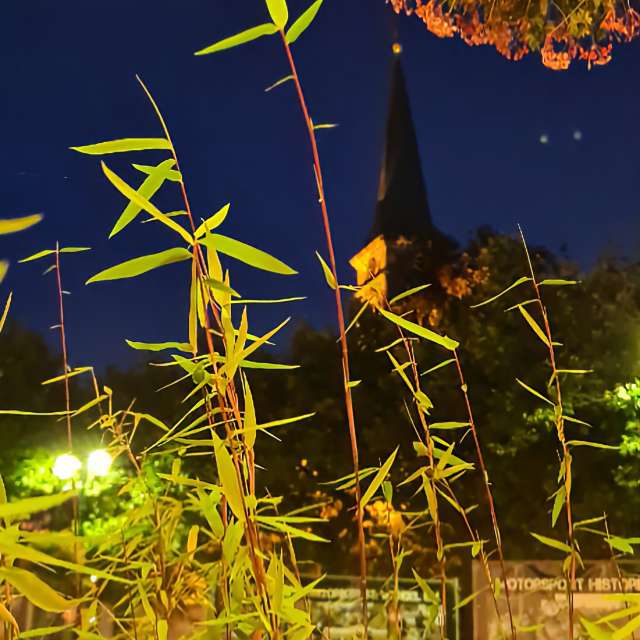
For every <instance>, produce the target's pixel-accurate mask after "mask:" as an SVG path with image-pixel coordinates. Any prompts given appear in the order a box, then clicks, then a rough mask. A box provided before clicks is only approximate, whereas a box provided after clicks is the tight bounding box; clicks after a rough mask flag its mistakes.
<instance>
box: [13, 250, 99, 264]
mask: <svg viewBox="0 0 640 640" xmlns="http://www.w3.org/2000/svg"><path fill="white" fill-rule="evenodd" d="M81 251H91V247H61V248H60V250H59V253H80V252H81ZM55 253H56V250H55V249H44V250H43V251H38V253H34V254H33V255H32V256H29V257H28V258H22V260H18V262H19V263H23V262H32V261H33V260H39V259H40V258H45V257H46V256H51V255H54V254H55Z"/></svg>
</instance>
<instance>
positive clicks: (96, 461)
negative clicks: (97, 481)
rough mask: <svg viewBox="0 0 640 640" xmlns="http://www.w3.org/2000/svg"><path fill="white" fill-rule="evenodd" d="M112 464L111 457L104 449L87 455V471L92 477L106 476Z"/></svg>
mask: <svg viewBox="0 0 640 640" xmlns="http://www.w3.org/2000/svg"><path fill="white" fill-rule="evenodd" d="M112 462H113V460H112V458H111V456H110V455H109V453H108V452H107V451H105V450H104V449H96V450H95V451H92V452H91V453H90V454H89V458H88V459H87V471H88V472H89V474H90V475H92V476H99V477H100V476H106V475H107V474H108V473H109V469H111V463H112Z"/></svg>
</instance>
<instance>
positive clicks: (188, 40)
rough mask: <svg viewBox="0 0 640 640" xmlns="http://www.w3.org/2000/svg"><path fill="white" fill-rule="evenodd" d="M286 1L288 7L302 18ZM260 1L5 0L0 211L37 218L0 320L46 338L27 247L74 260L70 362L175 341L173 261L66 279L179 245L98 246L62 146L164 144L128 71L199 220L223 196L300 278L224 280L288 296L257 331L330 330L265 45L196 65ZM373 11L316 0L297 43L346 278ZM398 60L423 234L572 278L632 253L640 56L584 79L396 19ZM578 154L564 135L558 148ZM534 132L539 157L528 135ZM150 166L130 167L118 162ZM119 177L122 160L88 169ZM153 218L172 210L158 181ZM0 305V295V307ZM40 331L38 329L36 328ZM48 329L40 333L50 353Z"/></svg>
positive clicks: (295, 141) (0, 249) (356, 212)
mask: <svg viewBox="0 0 640 640" xmlns="http://www.w3.org/2000/svg"><path fill="white" fill-rule="evenodd" d="M308 3H309V1H308V0H304V2H301V1H298V0H290V2H289V4H290V8H291V13H292V14H293V15H297V14H298V13H299V12H300V11H301V10H302V9H303V8H306V6H307V4H308ZM266 17H267V16H266V9H265V8H264V6H263V3H262V2H261V0H243V1H242V2H237V1H236V2H229V1H227V2H222V1H218V2H215V1H212V0H206V1H205V0H184V1H183V2H177V3H176V2H172V3H169V2H166V1H165V0H135V2H132V1H131V0H110V2H102V3H95V2H86V1H85V0H83V1H82V2H81V1H79V0H64V1H63V2H51V0H29V1H25V0H5V1H4V3H3V16H2V23H1V25H0V64H1V69H2V99H1V100H0V122H1V123H2V153H1V155H0V196H1V197H0V216H2V217H10V216H14V215H21V214H27V213H32V212H36V211H43V212H44V213H45V216H46V218H45V221H44V222H43V223H41V224H40V225H38V226H37V227H36V228H34V229H32V230H31V231H29V232H26V233H22V234H18V235H14V236H6V237H4V238H2V239H0V240H1V242H0V244H1V246H0V255H2V256H6V257H9V258H10V259H11V260H12V262H14V264H13V266H12V269H11V271H10V273H9V276H8V278H7V280H6V281H5V283H4V284H3V285H2V287H3V290H4V291H5V293H6V290H7V288H8V287H10V288H12V289H14V290H15V294H14V295H15V299H14V303H15V304H14V307H13V310H12V317H13V318H14V319H16V320H19V321H20V322H22V323H24V324H26V325H27V326H29V327H31V328H34V329H36V330H38V331H42V332H46V331H47V327H48V326H49V325H52V324H54V323H55V322H56V316H55V314H56V309H55V295H54V280H53V278H52V277H51V276H50V275H49V276H46V277H44V278H43V277H41V275H40V274H41V272H42V271H43V270H44V268H45V267H46V264H45V263H32V264H29V265H17V264H15V261H16V260H17V259H19V258H21V257H24V256H26V255H29V254H30V253H33V252H35V251H37V250H39V249H42V248H48V247H52V246H53V245H54V243H55V241H56V240H60V241H61V243H62V244H63V245H88V246H91V247H93V248H94V250H93V251H92V252H90V253H87V254H78V255H71V256H68V257H66V258H65V260H64V263H63V278H64V281H65V288H66V289H69V290H70V291H71V293H72V295H71V296H69V297H67V298H66V303H67V316H68V325H69V333H70V335H71V339H70V343H71V344H70V350H71V363H72V364H73V365H85V364H89V363H98V364H100V365H104V364H107V363H112V362H121V363H129V362H133V361H134V360H135V359H138V358H140V355H139V354H136V353H133V352H131V351H130V350H129V348H128V347H127V346H126V345H125V344H124V338H125V337H126V338H130V339H134V340H144V341H160V340H174V339H177V340H184V339H185V338H186V320H185V317H186V308H187V291H186V288H185V284H184V283H185V281H186V279H187V277H188V266H186V264H182V265H173V266H170V267H166V268H163V269H161V270H158V271H156V272H154V273H153V274H149V275H146V276H143V277H141V278H138V279H134V280H128V281H125V280H122V281H119V282H114V283H99V284H94V285H89V286H86V287H85V286H84V284H83V283H84V281H85V280H86V279H87V278H88V277H89V276H91V275H93V274H94V273H95V272H97V271H98V270H100V269H102V268H104V267H106V266H110V265H112V264H115V263H117V262H120V261H122V260H124V259H127V258H130V257H135V256H138V255H141V254H144V253H151V252H153V251H159V250H162V249H166V248H169V247H171V246H174V245H175V244H176V241H175V240H174V238H173V237H172V234H171V233H170V232H166V231H164V230H163V229H160V228H159V226H158V225H157V224H155V223H154V224H146V225H140V224H137V223H136V224H133V225H130V227H128V228H127V230H125V232H123V233H121V234H119V235H118V236H117V237H116V238H114V239H113V240H108V239H107V235H108V233H109V231H110V229H111V227H112V225H113V222H114V221H115V219H116V218H117V216H118V215H119V214H120V212H121V211H122V209H123V207H124V204H125V202H124V200H123V198H122V197H121V196H120V195H119V194H118V193H117V192H116V191H115V189H114V188H113V187H112V186H111V185H109V184H108V183H107V181H106V179H105V178H104V176H103V175H102V173H101V171H100V169H99V166H98V160H97V159H96V158H95V157H89V156H81V155H79V154H75V153H74V152H72V151H69V150H68V147H69V146H71V145H82V144H89V143H93V142H98V141H102V140H108V139H113V138H119V137H146V136H158V135H161V134H160V131H159V129H158V125H157V123H156V121H155V119H154V115H153V113H152V111H151V110H150V107H149V105H148V103H147V102H146V99H145V98H144V96H143V94H142V92H141V90H140V88H139V86H138V84H137V82H136V81H135V77H134V76H135V74H136V73H138V74H140V75H141V76H142V77H143V78H144V80H145V81H146V83H147V84H148V85H149V87H150V88H151V90H152V91H153V93H154V94H155V96H156V99H157V100H158V102H159V104H160V106H161V108H162V110H163V111H164V114H165V116H166V119H167V121H168V123H169V126H170V129H171V130H172V134H173V138H174V142H175V144H176V147H177V149H178V154H179V156H180V158H181V164H182V169H183V173H184V174H185V179H186V182H187V187H188V190H189V193H190V196H191V200H192V205H193V207H194V209H195V212H196V214H197V216H198V217H205V216H208V215H210V214H211V213H213V212H214V211H215V210H217V209H218V208H219V207H220V206H222V205H223V204H224V203H226V202H228V201H231V203H232V208H231V213H230V217H229V219H228V224H226V226H225V228H224V229H223V230H222V231H223V232H226V233H228V234H229V235H232V236H234V237H238V238H241V239H243V240H245V241H246V242H249V243H252V244H255V245H257V246H259V247H261V248H263V249H265V250H267V251H269V252H271V253H273V254H274V255H277V256H278V257H280V258H281V259H283V260H284V261H285V262H287V263H288V264H290V265H291V266H293V267H295V268H296V269H298V270H299V271H300V275H299V276H295V277H281V276H275V275H273V276H272V275H271V274H268V275H265V274H262V273H257V272H255V271H250V270H247V269H245V268H241V267H238V268H236V265H232V266H233V267H234V273H235V277H234V280H233V284H234V285H235V288H237V289H239V290H240V291H241V292H242V294H243V295H244V296H246V297H281V296H286V295H306V296H308V297H309V299H308V300H307V301H305V302H303V303H295V305H294V304H292V305H288V306H279V307H277V308H276V307H271V308H269V309H264V308H261V309H260V310H258V309H257V308H255V307H254V308H253V310H252V314H251V315H250V319H251V318H252V319H253V321H254V322H253V325H254V326H253V330H254V332H259V331H261V330H263V329H266V328H268V327H269V326H271V325H273V324H275V323H276V322H277V321H278V320H279V319H280V318H281V317H282V316H286V315H293V316H294V322H301V321H306V322H309V323H311V324H313V325H314V326H318V327H324V326H333V309H332V307H331V299H330V298H331V296H330V294H329V293H328V291H327V287H326V284H325V283H324V280H323V277H322V275H321V272H320V269H319V266H318V264H317V262H316V259H315V257H314V250H315V249H322V248H323V247H324V240H323V236H322V231H321V225H320V212H319V209H318V206H317V203H316V198H315V195H314V185H313V176H312V171H311V166H310V156H309V149H308V146H307V141H306V138H305V133H304V128H303V122H302V119H301V116H300V114H299V111H298V105H297V103H296V101H295V99H294V93H293V86H292V85H291V84H286V85H284V86H282V87H279V88H278V89H276V90H274V91H272V92H270V93H264V88H265V87H266V86H268V85H269V84H271V83H272V82H274V81H275V80H277V79H278V78H280V77H282V76H284V75H286V74H287V73H288V70H287V67H286V62H285V59H284V56H283V52H282V48H281V45H280V43H279V41H278V40H277V39H276V38H275V37H273V38H263V39H261V40H259V41H257V42H255V43H252V44H250V45H245V46H243V47H242V48H238V49H234V50H231V51H227V52H223V53H219V54H216V55H213V56H208V57H204V58H194V57H193V55H192V53H193V51H195V50H196V49H199V48H201V47H204V46H206V45H208V44H211V43H212V42H214V41H216V40H219V39H221V38H222V37H224V36H227V35H230V34H233V33H236V32H238V31H241V30H243V29H245V28H247V27H249V26H254V25H256V24H259V23H261V22H264V21H265V20H266ZM392 25H393V20H392V15H391V9H390V8H389V7H388V6H386V5H385V3H384V0H351V1H349V2H346V1H344V0H325V4H324V6H323V8H322V9H321V11H320V14H319V16H318V18H317V21H316V23H315V28H312V29H311V30H310V31H308V32H307V33H306V34H305V35H304V36H303V37H302V38H301V39H300V40H299V41H298V43H296V45H295V54H296V55H297V59H298V67H299V71H300V73H301V76H302V79H303V84H304V87H305V90H306V93H307V98H308V100H309V103H310V106H311V110H312V116H313V117H314V120H315V121H316V122H336V123H339V125H340V126H339V128H336V129H332V130H326V131H320V132H319V139H320V152H321V156H322V161H323V167H324V172H325V181H326V186H327V193H328V202H329V210H330V214H331V215H332V218H333V228H334V233H335V237H336V246H337V252H338V258H339V263H340V269H341V273H342V278H343V280H345V281H347V280H348V279H349V278H351V275H352V274H351V270H350V268H349V266H348V264H347V259H348V258H349V257H350V256H351V255H353V253H355V252H356V251H357V250H358V249H359V248H360V247H361V246H362V242H363V240H364V238H365V236H366V235H367V231H368V229H369V225H370V224H371V220H372V215H373V208H374V203H375V193H376V182H377V172H378V166H379V163H380V155H381V150H382V143H383V131H384V120H385V112H386V106H387V85H388V79H389V59H390V46H389V45H390V38H391V35H390V34H391V29H392ZM399 27H400V34H401V40H402V43H403V46H404V54H403V58H404V66H405V72H406V75H407V82H408V88H409V93H410V96H411V101H412V107H413V113H414V119H415V124H416V129H417V132H418V136H419V142H420V148H421V153H422V160H423V169H424V174H425V179H426V182H427V187H428V190H429V198H430V202H431V209H432V212H433V216H434V221H435V223H436V224H437V225H438V226H439V227H440V229H442V230H443V231H444V232H446V233H448V234H451V235H452V236H454V237H455V238H457V239H458V240H460V241H461V242H464V241H465V239H466V238H468V237H469V234H470V233H471V231H472V230H473V229H474V228H476V227H477V226H479V225H483V224H489V225H491V226H493V227H494V228H496V229H498V230H500V231H505V232H512V231H513V230H514V228H515V225H516V223H517V222H520V223H521V224H522V225H523V226H524V228H525V230H526V232H527V235H528V238H529V240H530V242H532V243H543V244H545V245H547V246H549V247H550V248H552V249H555V250H558V249H559V248H560V247H561V246H562V245H565V244H566V245H567V247H568V249H567V253H568V255H569V257H571V258H572V259H575V260H576V261H578V262H579V263H580V264H581V265H582V266H584V267H588V266H589V265H590V264H592V263H593V261H594V260H595V259H597V257H598V256H599V255H602V254H603V253H606V254H615V255H621V256H627V257H630V258H635V257H637V254H638V248H639V241H640V224H639V222H638V221H639V214H640V165H639V164H638V148H639V144H640V129H639V126H638V122H639V116H640V82H638V68H639V67H640V44H639V43H638V42H635V43H632V44H631V45H628V46H622V47H618V48H617V49H615V50H614V59H613V61H612V62H611V63H610V64H609V65H608V66H605V67H603V68H596V69H594V70H593V71H591V72H588V71H587V70H586V68H584V67H583V66H581V65H580V64H578V63H576V64H575V66H574V67H573V68H572V70H571V71H570V72H568V73H558V72H553V71H550V70H548V69H546V68H544V67H543V66H542V64H541V63H540V60H539V58H538V57H536V56H530V57H529V58H527V59H525V60H524V61H523V62H520V63H512V62H509V61H507V60H504V59H503V58H502V57H500V56H499V55H498V54H497V53H496V52H495V51H494V50H492V49H489V48H486V47H483V48H470V47H467V46H466V45H464V44H463V43H462V42H461V41H459V40H455V39H454V40H446V41H444V40H439V39H438V38H436V37H435V36H433V35H431V34H430V33H428V32H427V31H426V29H425V28H424V27H423V26H422V25H421V23H419V22H418V21H417V20H416V19H415V18H404V19H401V20H400V21H399ZM576 131H579V132H581V134H582V139H581V140H575V139H574V133H575V132H576ZM541 136H547V137H548V143H547V144H542V143H541V142H540V138H541ZM157 157H158V156H154V155H153V154H149V153H147V154H137V155H136V157H135V158H131V159H132V160H133V161H136V162H143V163H148V164H150V163H152V162H155V161H156V159H157ZM106 159H107V162H109V164H110V166H111V167H112V168H114V169H115V170H116V171H118V172H119V173H120V174H121V175H123V177H125V178H126V179H128V180H129V181H130V182H134V181H135V180H140V179H141V174H137V175H138V177H136V172H133V171H128V170H127V163H126V161H125V159H124V158H123V157H116V156H111V157H109V158H106ZM157 202H158V203H159V204H160V205H161V206H162V208H163V209H164V210H173V209H178V208H180V207H181V203H180V200H179V195H178V192H177V190H176V189H175V188H172V187H171V186H168V187H165V191H163V195H162V197H161V198H160V199H159V200H158V201H157ZM4 295H5V294H2V298H3V299H4ZM49 333H50V332H49ZM53 337H54V336H51V339H53Z"/></svg>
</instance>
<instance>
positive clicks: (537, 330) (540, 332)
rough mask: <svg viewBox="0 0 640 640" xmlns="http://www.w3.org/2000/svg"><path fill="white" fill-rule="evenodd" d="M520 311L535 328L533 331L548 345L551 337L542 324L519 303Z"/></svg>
mask: <svg viewBox="0 0 640 640" xmlns="http://www.w3.org/2000/svg"><path fill="white" fill-rule="evenodd" d="M518 311H520V313H521V314H522V317H523V318H524V319H525V320H526V321H527V324H528V325H529V326H530V327H531V328H532V329H533V332H534V333H535V334H536V335H537V336H538V338H540V340H542V342H543V343H544V344H545V345H546V346H547V347H548V346H550V345H549V339H548V338H547V336H546V334H545V332H544V331H543V330H542V328H541V327H540V325H539V324H538V323H537V322H536V321H535V320H534V319H533V316H532V315H531V314H530V313H529V312H528V311H527V310H526V309H525V308H524V307H523V306H522V305H518Z"/></svg>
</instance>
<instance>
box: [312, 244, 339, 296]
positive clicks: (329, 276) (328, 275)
mask: <svg viewBox="0 0 640 640" xmlns="http://www.w3.org/2000/svg"><path fill="white" fill-rule="evenodd" d="M316 256H317V257H318V260H319V262H320V266H321V267H322V273H324V278H325V280H326V281H327V284H328V285H329V286H330V287H331V288H332V289H334V290H335V289H337V288H338V283H337V282H336V279H335V277H334V276H333V271H331V269H330V267H329V265H328V264H327V263H326V262H325V260H324V258H323V257H322V256H321V255H320V254H319V253H318V252H317V251H316Z"/></svg>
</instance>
